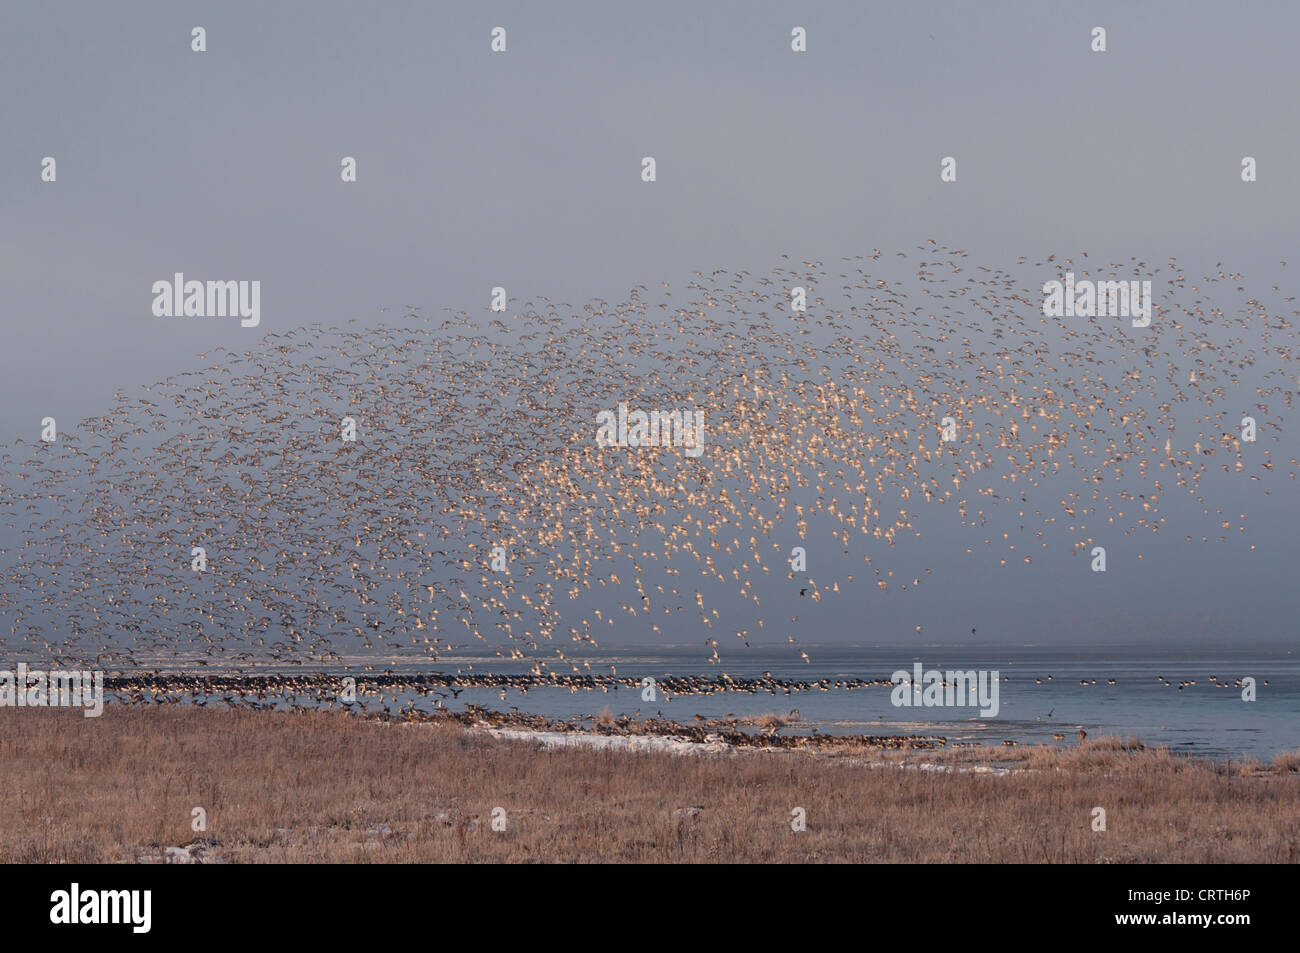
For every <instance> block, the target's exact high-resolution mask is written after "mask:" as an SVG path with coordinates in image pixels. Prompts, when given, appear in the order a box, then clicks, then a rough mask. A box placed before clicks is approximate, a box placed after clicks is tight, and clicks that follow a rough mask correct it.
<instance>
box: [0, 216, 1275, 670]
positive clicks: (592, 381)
mask: <svg viewBox="0 0 1300 953" xmlns="http://www.w3.org/2000/svg"><path fill="white" fill-rule="evenodd" d="M882 255H883V253H881V252H880V251H876V252H875V253H873V254H871V255H859V256H856V257H852V258H845V259H842V260H840V261H838V262H835V263H833V264H832V265H831V266H827V264H826V263H824V262H821V261H814V262H797V261H790V260H788V259H786V260H783V262H782V264H781V266H780V267H778V268H777V269H775V270H774V271H772V272H771V273H770V274H766V275H754V274H751V273H749V272H748V271H736V272H726V271H723V270H721V269H719V270H715V271H713V272H711V273H709V274H705V273H699V274H698V275H697V278H696V280H694V281H692V282H691V283H690V284H689V285H688V286H687V289H686V291H685V293H682V292H676V293H675V292H674V291H673V290H672V289H671V288H669V286H667V285H665V286H664V287H663V288H662V289H656V290H655V291H654V292H652V291H651V290H650V289H648V288H646V287H645V286H644V285H641V286H638V287H637V288H635V289H632V291H631V293H630V295H629V297H628V299H627V300H624V301H622V302H618V303H611V302H608V301H604V300H596V301H592V302H589V303H587V304H585V305H583V306H582V307H580V308H574V307H572V306H571V305H568V304H566V303H563V302H551V301H549V300H547V299H545V298H539V299H538V300H536V301H527V302H526V303H524V304H523V305H522V306H521V307H519V308H518V310H517V313H515V314H513V315H511V316H508V318H506V316H502V317H493V318H491V319H490V320H489V319H486V318H485V319H483V322H478V321H476V320H474V319H471V318H469V317H468V316H465V315H457V314H453V315H451V316H449V317H447V318H446V319H443V320H436V319H430V318H428V317H427V316H425V315H422V314H421V313H420V312H419V309H416V308H408V314H407V317H406V319H405V321H404V322H403V324H404V326H401V327H392V326H389V325H387V324H379V325H377V326H361V327H356V328H354V327H351V326H345V327H343V328H326V327H324V326H322V325H320V324H314V325H312V326H310V327H299V328H293V329H289V330H285V331H280V332H275V333H270V334H267V335H266V336H265V337H264V338H263V339H262V340H261V342H260V344H254V345H244V344H241V345H240V346H239V349H235V350H231V349H221V350H220V353H217V354H215V355H214V356H213V357H212V358H211V359H212V363H211V364H209V365H208V366H206V367H204V368H202V369H198V370H188V371H182V372H178V373H176V374H174V375H172V376H170V377H168V378H166V379H165V380H163V381H159V382H157V383H155V384H152V385H149V386H145V387H143V389H142V391H141V392H140V393H139V394H138V395H137V396H128V395H127V394H125V393H119V394H117V395H115V401H114V404H113V405H112V407H111V408H109V409H107V410H106V411H105V412H104V413H103V414H101V415H99V416H96V417H92V418H90V419H88V420H84V421H82V422H81V423H80V424H79V425H78V426H76V427H73V428H70V429H65V430H62V431H61V432H60V433H59V435H58V439H57V440H56V441H54V442H52V443H47V442H44V441H31V440H26V439H17V440H15V441H13V443H12V444H10V445H9V446H7V447H5V448H3V449H2V452H0V514H3V515H4V516H5V517H6V518H7V520H8V526H9V528H10V535H9V537H7V538H8V539H9V540H10V542H9V544H8V545H7V546H6V547H5V548H4V550H0V583H2V584H3V586H2V589H0V613H2V614H3V617H2V618H0V622H3V624H4V630H3V633H0V634H3V635H4V637H5V639H6V644H7V646H8V649H9V651H10V652H11V653H12V652H14V651H15V650H19V649H21V650H24V651H27V652H28V653H30V654H33V655H36V656H38V657H49V658H52V659H56V660H61V661H67V662H71V661H80V662H81V663H82V664H96V665H98V664H100V663H105V665H106V666H116V667H119V668H122V669H143V670H149V669H157V668H159V667H161V666H165V665H169V664H185V665H188V666H191V667H204V666H206V667H209V668H212V669H219V670H222V671H234V672H239V671H245V670H252V669H255V668H257V667H258V666H259V665H264V664H277V665H286V664H288V665H302V664H306V665H310V666H319V667H330V666H338V664H339V663H340V662H341V661H342V660H343V659H344V657H345V656H348V657H352V656H355V655H358V654H361V655H364V654H366V653H372V654H374V655H375V656H381V655H382V656H384V657H391V656H394V655H400V656H406V657H412V656H413V657H416V658H420V659H424V660H427V661H429V662H430V663H432V662H434V661H436V660H437V659H438V658H439V657H441V656H445V655H447V654H449V653H454V652H463V651H464V650H465V649H467V648H468V647H471V646H477V647H481V648H482V650H483V654H486V655H488V656H489V657H491V658H496V657H500V658H503V659H510V660H515V661H519V660H524V661H525V664H528V663H531V671H532V672H533V673H534V674H542V673H544V672H552V671H560V672H571V673H582V672H584V671H586V672H589V671H591V661H590V660H589V659H588V660H581V659H579V658H577V657H570V655H575V656H576V654H578V653H572V652H570V651H568V650H567V647H568V646H569V645H579V646H582V647H583V648H584V649H585V648H587V647H590V646H594V645H597V644H598V640H599V639H600V638H603V637H604V635H605V634H606V633H612V632H613V631H615V629H616V628H617V629H619V630H620V631H621V632H628V633H633V634H635V635H643V636H644V637H645V639H646V640H650V641H655V640H663V639H665V638H669V637H672V638H674V639H677V638H679V637H680V638H682V639H683V640H684V638H685V637H686V636H688V635H689V637H691V638H696V639H700V640H702V641H703V642H704V644H705V655H706V660H707V662H709V663H712V664H719V663H720V661H721V655H720V652H719V639H722V640H723V643H724V645H725V644H730V645H731V646H734V647H735V648H736V649H739V648H740V647H741V646H749V645H751V642H752V641H755V640H758V641H761V642H763V643H764V644H773V643H775V644H778V645H783V646H788V647H789V649H790V651H791V653H792V654H791V658H792V660H793V659H794V658H796V657H798V658H801V659H803V660H804V661H811V659H810V658H809V656H808V655H807V652H806V650H805V649H803V648H802V647H801V645H800V641H799V639H797V638H796V635H797V634H798V632H799V629H798V615H797V614H795V613H792V611H791V606H792V605H802V604H803V603H802V601H801V600H812V601H813V602H820V601H821V600H823V599H824V598H831V597H833V596H835V595H836V594H840V593H849V594H852V595H853V596H854V597H855V598H857V597H859V596H861V595H862V594H863V593H864V591H865V592H866V593H870V594H874V593H876V592H877V591H882V592H893V593H912V592H914V591H915V590H918V589H922V588H924V586H926V585H927V584H929V582H930V576H931V570H930V569H925V570H924V571H921V570H919V569H917V570H915V571H908V572H906V574H904V570H902V568H901V567H900V568H898V569H897V571H896V569H895V559H896V557H897V555H898V554H897V552H896V548H905V547H920V546H922V545H923V544H922V531H923V529H924V528H928V527H931V526H933V527H936V528H937V530H936V535H937V536H938V537H939V539H940V540H941V541H947V542H944V543H943V545H945V546H951V545H955V546H961V545H962V543H964V542H969V545H968V546H964V550H965V553H966V554H967V555H969V556H970V557H971V558H974V559H980V560H988V561H991V562H992V563H993V564H995V565H1000V566H1002V567H1007V566H1008V565H1011V566H1016V565H1019V564H1022V563H1030V562H1031V561H1032V560H1033V558H1034V557H1035V555H1036V554H1040V553H1044V552H1045V551H1048V550H1049V547H1052V549H1051V553H1056V552H1061V553H1067V554H1072V555H1075V556H1078V557H1079V562H1078V563H1076V564H1075V565H1080V564H1083V563H1084V562H1085V561H1086V560H1087V559H1089V558H1091V557H1090V556H1089V553H1090V550H1091V548H1092V546H1093V545H1094V544H1095V543H1096V542H1097V539H1098V538H1099V537H1100V536H1104V537H1105V538H1107V539H1108V540H1125V545H1126V546H1128V547H1130V548H1131V549H1134V550H1138V551H1139V554H1138V558H1141V554H1140V549H1141V546H1142V543H1143V541H1144V540H1154V539H1156V538H1157V537H1167V536H1169V535H1171V534H1182V535H1184V536H1185V540H1186V542H1187V543H1189V544H1191V543H1197V542H1200V543H1209V542H1211V541H1218V542H1221V543H1227V542H1228V541H1229V540H1233V541H1234V542H1235V541H1240V542H1239V545H1241V546H1242V547H1243V548H1244V547H1245V545H1246V543H1247V542H1248V541H1249V538H1248V537H1247V536H1245V535H1244V534H1245V533H1246V530H1247V520H1246V515H1245V513H1246V507H1247V504H1248V502H1249V501H1250V500H1251V499H1255V500H1258V499H1262V498H1263V496H1268V495H1269V493H1270V489H1269V488H1270V487H1271V486H1272V485H1273V483H1274V482H1275V481H1276V480H1277V479H1284V480H1285V481H1289V480H1294V479H1295V478H1296V471H1297V468H1298V465H1297V460H1296V459H1295V458H1294V457H1292V458H1290V459H1284V457H1285V453H1286V451H1285V450H1283V451H1282V452H1281V453H1278V454H1277V455H1276V456H1275V450H1276V449H1277V445H1278V443H1279V442H1280V440H1281V435H1282V433H1283V429H1284V427H1285V425H1286V422H1287V416H1288V415H1289V414H1290V413H1291V412H1292V411H1293V410H1294V404H1295V395H1296V392H1297V380H1296V377H1295V371H1296V363H1295V358H1296V341H1295V329H1294V324H1293V323H1292V321H1291V320H1290V318H1291V317H1292V316H1294V315H1295V314H1297V313H1300V312H1297V311H1295V310H1289V309H1291V308H1292V307H1293V305H1294V301H1295V298H1294V296H1292V297H1285V298H1283V297H1282V293H1281V292H1278V289H1277V287H1276V286H1274V289H1273V291H1274V294H1273V295H1272V296H1271V297H1269V296H1268V295H1265V294H1262V293H1256V294H1251V293H1249V292H1246V290H1245V287H1244V283H1243V279H1242V277H1241V275H1239V274H1237V273H1233V272H1232V271H1230V270H1224V269H1223V268H1222V267H1221V266H1220V267H1219V268H1218V269H1217V270H1215V271H1212V272H1211V273H1209V274H1204V275H1201V276H1199V277H1198V276H1196V275H1189V274H1187V273H1186V272H1185V270H1184V269H1183V268H1182V267H1181V266H1180V265H1179V264H1178V263H1177V262H1176V261H1173V260H1172V259H1171V260H1169V261H1165V262H1147V261H1140V260H1137V259H1132V260H1130V261H1127V262H1114V263H1111V264H1109V265H1104V266H1103V265H1098V266H1097V268H1096V271H1095V272H1092V271H1089V269H1090V268H1091V267H1092V265H1091V264H1090V263H1089V262H1088V261H1087V260H1086V257H1085V258H1079V259H1077V260H1075V259H1070V258H1062V259H1058V258H1057V257H1056V256H1050V257H1048V258H1045V259H1041V260H1035V261H1030V260H1029V259H1027V258H1021V259H1020V260H1019V261H1018V262H1016V264H1015V265H1014V266H1009V267H1008V268H1000V267H989V266H985V265H979V264H976V263H974V262H972V261H970V260H969V259H968V256H967V255H966V253H965V252H964V251H961V250H954V249H950V248H947V247H945V246H943V245H940V244H937V243H935V242H926V243H923V244H922V245H920V246H917V248H915V249H911V250H908V251H900V252H897V253H896V254H895V255H894V256H885V259H884V260H883V261H882ZM887 266H888V267H887ZM1065 270H1073V271H1075V272H1077V273H1079V275H1080V277H1083V276H1084V275H1088V276H1091V277H1094V278H1097V277H1107V276H1112V275H1113V276H1117V277H1127V276H1131V275H1133V274H1136V275H1139V276H1144V277H1145V276H1149V277H1150V278H1151V279H1152V280H1153V282H1154V284H1155V285H1156V288H1157V291H1156V300H1157V303H1158V307H1157V314H1156V316H1155V317H1154V319H1153V321H1152V324H1151V326H1150V328H1147V329H1144V330H1141V331H1139V330H1136V329H1133V328H1131V327H1129V322H1127V321H1125V320H1118V319H1115V318H1109V317H1094V318H1072V319H1052V318H1047V317H1045V316H1044V315H1043V313H1042V300H1043V299H1042V294H1041V289H1040V284H1041V282H1042V281H1044V280H1048V279H1052V278H1059V277H1060V275H1061V273H1062V272H1064V271H1065ZM895 272H899V273H901V276H900V277H894V273H895ZM886 274H889V275H890V277H886ZM796 286H797V287H803V288H806V289H807V291H808V308H807V311H806V312H803V313H792V312H791V307H790V301H791V299H790V294H791V289H792V288H794V287H796ZM1234 289H1235V290H1234ZM1234 295H1236V296H1237V297H1239V298H1242V299H1243V302H1242V304H1241V307H1240V311H1239V313H1238V314H1237V315H1236V316H1235V317H1233V318H1232V319H1231V320H1229V319H1228V318H1226V317H1225V313H1224V310H1223V309H1224V308H1225V307H1227V306H1228V302H1229V300H1230V299H1231V298H1232V297H1233V296H1234ZM1266 297H1269V300H1268V302H1267V303H1266V302H1265V300H1264V299H1265V298H1266ZM503 318H506V319H504V320H503ZM202 357H203V358H204V359H205V360H206V359H209V355H203V356H202ZM620 402H626V403H628V404H629V406H630V407H632V408H633V409H642V410H646V411H649V410H660V411H665V412H666V411H671V410H683V411H685V410H688V409H691V408H696V409H702V410H704V411H705V412H706V429H705V437H704V440H703V443H704V447H703V452H702V453H701V454H700V455H699V456H698V457H692V456H689V455H688V454H687V453H686V452H685V450H686V449H687V448H685V447H682V446H668V447H640V448H609V447H600V446H598V445H597V442H596V439H595V431H596V424H595V419H596V414H597V413H598V412H600V411H602V410H612V409H614V408H615V407H617V406H618V404H619V403H620ZM1243 415H1250V416H1253V417H1255V418H1257V420H1258V428H1259V433H1258V440H1257V442H1255V443H1250V442H1243V440H1242V439H1241V436H1242V435H1241V433H1240V430H1241V420H1242V417H1243ZM345 417H350V418H352V419H353V420H354V421H355V423H356V427H357V431H356V432H357V436H356V439H355V440H354V441H348V440H345V439H343V431H342V429H341V426H342V425H341V422H342V421H343V419H344V418H345ZM945 417H950V418H952V422H953V423H954V424H955V431H956V436H955V438H954V439H952V440H945V439H944V434H945V424H944V422H943V418H945ZM1284 485H1285V486H1287V487H1288V489H1290V488H1291V485H1290V484H1289V482H1286V483H1284ZM1261 494H1262V496H1261ZM1180 500H1181V501H1182V509H1181V510H1180V509H1179V503H1178V501H1180ZM1171 514H1172V515H1171ZM954 539H955V540H957V542H956V543H955V544H953V543H952V542H951V541H952V540H954ZM793 546H817V547H820V548H819V549H817V550H813V552H816V553H817V554H819V555H818V559H817V562H816V565H817V567H818V568H817V570H816V572H815V573H813V572H811V571H809V572H807V573H802V572H801V573H799V574H798V576H797V578H796V572H795V571H794V568H793V564H792V563H791V561H790V560H791V550H792V547H793ZM195 547H202V549H203V550H204V551H205V552H204V554H203V555H204V558H206V565H204V564H203V563H202V562H201V561H200V562H197V563H196V562H195V560H198V559H199V558H200V557H199V556H198V555H196V554H195V550H194V548H195ZM1252 548H1253V544H1252ZM954 551H955V550H954ZM922 552H924V550H922ZM841 553H842V554H843V555H842V556H841V555H839V554H841ZM495 556H500V557H502V558H503V559H504V560H505V571H495V570H494V566H493V563H494V557H495ZM959 556H960V554H959ZM961 558H964V557H961ZM196 565H197V566H199V567H200V568H201V569H202V571H195V569H194V567H195V566H196ZM918 565H919V563H918ZM497 568H499V567H497ZM1085 569H1086V566H1085ZM814 576H815V578H814ZM779 579H786V580H795V581H794V582H793V583H789V582H787V583H783V584H782V585H784V586H788V587H789V588H786V589H782V588H780V587H778V586H777V585H776V583H775V580H779ZM798 591H801V592H802V595H801V596H797V595H795V593H796V592H798ZM891 598H895V597H891ZM906 598H913V597H912V596H911V595H909V596H907V597H906ZM764 602H766V603H767V605H766V606H764ZM810 608H811V607H810ZM722 610H725V614H724V612H723V611H722ZM920 628H921V627H920V626H917V630H918V631H919V630H920ZM724 630H728V631H726V632H724ZM697 644H698V642H697ZM710 651H711V654H710ZM795 653H798V655H797V656H796V655H795Z"/></svg>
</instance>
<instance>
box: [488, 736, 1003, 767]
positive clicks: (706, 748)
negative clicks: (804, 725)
mask: <svg viewBox="0 0 1300 953" xmlns="http://www.w3.org/2000/svg"><path fill="white" fill-rule="evenodd" d="M469 730H471V731H475V732H481V733H483V734H487V735H491V736H492V737H493V738H502V739H505V740H508V741H532V742H535V743H537V744H540V745H541V746H542V747H544V748H552V749H553V748H591V749H595V750H598V751H666V752H668V753H669V754H731V755H735V754H741V753H744V752H748V753H754V754H759V753H763V754H791V753H804V754H822V755H825V754H826V752H819V751H817V750H816V749H810V748H763V747H737V746H736V745H730V744H727V742H725V741H723V740H722V739H720V738H716V736H713V737H714V738H716V740H709V741H704V742H700V741H687V740H686V739H684V738H672V737H668V736H665V735H602V734H597V733H596V732H594V731H533V730H530V729H528V728H494V727H487V726H484V727H477V728H472V729H469ZM706 737H709V736H706ZM843 761H846V762H848V763H852V764H860V765H862V766H863V767H867V768H910V769H912V770H914V771H932V772H938V773H940V774H955V773H969V774H989V775H997V776H1001V775H1007V774H1012V773H1015V772H1016V771H1019V770H1022V769H1018V768H996V767H992V766H991V765H983V764H977V765H964V764H939V763H936V762H932V761H911V762H906V761H879V760H868V759H866V758H861V757H853V756H850V757H846V758H844V759H843Z"/></svg>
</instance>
